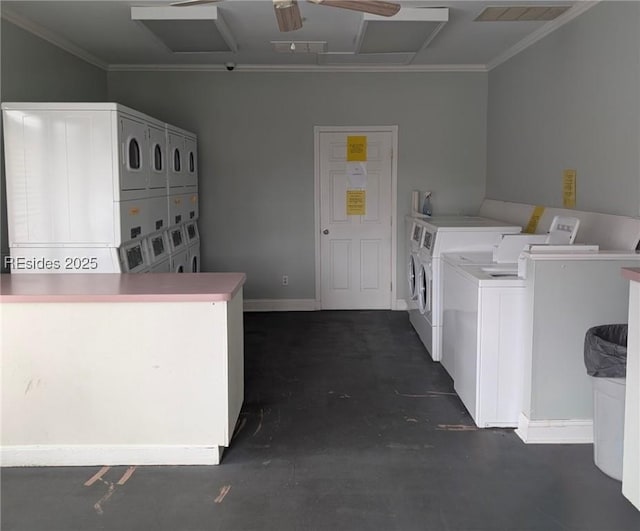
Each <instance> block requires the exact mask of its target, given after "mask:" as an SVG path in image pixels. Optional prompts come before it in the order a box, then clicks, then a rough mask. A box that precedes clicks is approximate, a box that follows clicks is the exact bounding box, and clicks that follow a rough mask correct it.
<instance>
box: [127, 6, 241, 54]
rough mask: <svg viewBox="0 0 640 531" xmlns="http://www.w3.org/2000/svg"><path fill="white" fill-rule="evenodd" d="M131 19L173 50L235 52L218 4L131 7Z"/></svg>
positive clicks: (182, 51)
mask: <svg viewBox="0 0 640 531" xmlns="http://www.w3.org/2000/svg"><path fill="white" fill-rule="evenodd" d="M131 19H132V20H136V21H138V22H139V23H141V24H142V25H144V26H145V27H146V28H147V29H148V30H149V31H151V33H153V34H154V35H155V36H156V37H157V38H158V39H159V40H160V41H161V42H162V44H164V45H165V46H166V47H167V48H168V49H169V50H170V51H172V52H174V53H209V52H235V51H237V49H238V46H237V45H236V42H235V39H234V38H233V36H232V35H231V33H230V32H229V29H228V28H227V25H226V24H225V23H224V19H223V18H222V15H221V14H220V12H219V11H218V8H217V7H216V6H192V7H190V8H189V9H184V8H180V7H175V6H164V7H132V8H131Z"/></svg>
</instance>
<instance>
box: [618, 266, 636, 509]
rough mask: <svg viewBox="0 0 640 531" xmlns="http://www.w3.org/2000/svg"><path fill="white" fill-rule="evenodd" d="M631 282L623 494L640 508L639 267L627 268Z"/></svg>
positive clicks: (625, 276) (624, 272)
mask: <svg viewBox="0 0 640 531" xmlns="http://www.w3.org/2000/svg"><path fill="white" fill-rule="evenodd" d="M622 275H623V277H624V278H627V279H628V280H629V281H630V288H629V336H628V338H627V382H626V389H625V391H626V396H625V417H624V457H623V462H622V494H624V495H625V496H626V497H627V498H628V499H629V500H630V501H631V503H633V504H634V505H635V506H636V507H637V508H638V509H640V268H625V269H623V270H622Z"/></svg>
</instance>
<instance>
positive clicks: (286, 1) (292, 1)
mask: <svg viewBox="0 0 640 531" xmlns="http://www.w3.org/2000/svg"><path fill="white" fill-rule="evenodd" d="M220 1H221V0H179V1H177V2H173V3H172V4H171V5H172V6H181V7H186V6H193V5H198V4H212V3H214V2H220ZM307 1H308V2H311V3H313V4H317V5H321V6H329V7H339V8H341V9H350V10H352V11H360V12H362V13H369V14H371V15H379V16H382V17H392V16H393V15H395V14H396V13H397V12H398V11H400V4H397V3H395V2H386V1H383V0H307ZM273 9H274V10H275V13H276V20H277V21H278V28H279V29H280V31H294V30H297V29H300V28H301V27H302V16H301V15H300V7H299V6H298V1H297V0H273Z"/></svg>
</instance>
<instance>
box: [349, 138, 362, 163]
mask: <svg viewBox="0 0 640 531" xmlns="http://www.w3.org/2000/svg"><path fill="white" fill-rule="evenodd" d="M366 161H367V137H366V136H348V137H347V162H366Z"/></svg>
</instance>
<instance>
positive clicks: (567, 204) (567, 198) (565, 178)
mask: <svg viewBox="0 0 640 531" xmlns="http://www.w3.org/2000/svg"><path fill="white" fill-rule="evenodd" d="M576 173H577V172H576V170H564V172H563V174H562V206H563V207H564V208H575V207H576Z"/></svg>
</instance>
